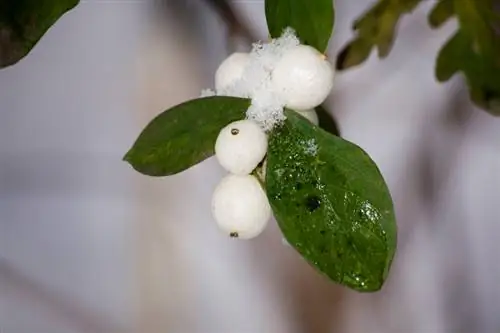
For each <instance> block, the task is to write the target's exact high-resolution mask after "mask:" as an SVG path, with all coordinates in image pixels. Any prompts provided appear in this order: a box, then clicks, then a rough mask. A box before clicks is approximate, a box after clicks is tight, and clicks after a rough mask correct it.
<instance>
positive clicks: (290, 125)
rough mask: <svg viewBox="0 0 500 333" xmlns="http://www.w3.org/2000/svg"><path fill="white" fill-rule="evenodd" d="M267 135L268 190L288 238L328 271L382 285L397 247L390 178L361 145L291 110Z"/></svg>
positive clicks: (355, 284)
mask: <svg viewBox="0 0 500 333" xmlns="http://www.w3.org/2000/svg"><path fill="white" fill-rule="evenodd" d="M286 115H287V119H286V120H285V122H284V124H283V125H282V126H281V127H279V128H277V129H275V130H274V131H273V132H272V133H271V134H270V138H269V140H270V141H269V150H268V157H267V170H266V190H267V195H268V198H269V202H270V204H271V207H272V209H273V212H274V216H275V217H276V220H277V221H278V224H279V226H280V228H281V230H282V232H283V234H284V236H285V237H286V239H287V240H288V242H289V243H290V244H291V245H292V246H293V247H294V248H295V249H296V250H297V251H298V252H299V253H300V254H301V255H302V256H303V257H304V258H305V259H307V260H308V261H309V262H310V263H311V264H312V265H313V266H314V267H316V268H317V269H318V270H319V271H321V272H322V273H324V274H326V275H327V276H328V277H329V278H330V279H332V280H333V281H336V282H338V283H341V284H343V285H346V286H348V287H350V288H353V289H355V290H359V291H376V290H379V289H380V288H381V287H382V285H383V283H384V281H385V279H386V277H387V275H388V272H389V268H390V265H391V262H392V259H393V256H394V252H395V249H396V237H397V235H396V234H397V230H396V229H397V228H396V222H395V217H394V211H393V204H392V200H391V197H390V194H389V191H388V189H387V186H386V184H385V182H384V179H383V178H382V175H381V174H380V171H379V170H378V168H377V166H376V165H375V163H374V162H373V161H372V160H371V159H370V157H369V156H368V155H367V154H366V153H365V152H364V151H363V150H362V149H361V148H359V147H358V146H356V145H354V144H352V143H350V142H348V141H345V140H343V139H341V138H339V137H336V136H333V135H330V134H329V133H327V132H325V131H324V130H322V129H320V128H319V127H317V126H312V125H311V124H310V123H309V122H308V121H307V120H306V119H305V118H303V117H301V116H300V115H298V114H296V113H295V112H293V111H286Z"/></svg>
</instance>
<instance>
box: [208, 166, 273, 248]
mask: <svg viewBox="0 0 500 333" xmlns="http://www.w3.org/2000/svg"><path fill="white" fill-rule="evenodd" d="M212 215H213V217H214V219H215V221H216V222H217V225H218V226H219V229H220V230H222V231H223V232H224V233H226V234H227V235H229V236H231V237H234V238H242V239H250V238H254V237H256V236H257V235H259V234H260V233H261V232H262V231H263V230H264V228H265V227H266V225H267V223H268V222H269V219H270V218H271V207H270V206H269V202H268V200H267V196H266V194H265V192H264V190H263V189H262V186H261V185H260V183H259V181H258V180H257V179H256V178H255V177H254V176H251V175H245V176H238V175H228V176H226V177H224V178H223V179H222V181H221V182H220V183H219V185H218V186H217V187H216V188H215V191H214V194H213V197H212Z"/></svg>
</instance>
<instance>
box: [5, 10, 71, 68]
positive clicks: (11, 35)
mask: <svg viewBox="0 0 500 333" xmlns="http://www.w3.org/2000/svg"><path fill="white" fill-rule="evenodd" d="M78 2H79V0H0V68H2V67H6V66H10V65H13V64H15V63H16V62H18V61H19V60H21V59H22V58H23V57H24V56H26V55H27V54H28V52H29V51H30V50H31V49H32V48H33V47H34V46H35V44H36V43H37V42H38V40H39V39H40V38H41V37H42V36H43V35H44V34H45V32H46V31H47V30H48V29H49V28H50V27H51V26H52V25H53V24H54V23H55V22H56V21H57V20H58V19H59V18H60V17H61V16H62V15H63V14H64V13H65V12H67V11H68V10H70V9H72V8H73V7H75V6H76V5H77V4H78Z"/></svg>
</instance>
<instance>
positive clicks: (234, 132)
mask: <svg viewBox="0 0 500 333" xmlns="http://www.w3.org/2000/svg"><path fill="white" fill-rule="evenodd" d="M238 133H240V130H239V129H237V128H232V129H231V134H232V135H237V134H238Z"/></svg>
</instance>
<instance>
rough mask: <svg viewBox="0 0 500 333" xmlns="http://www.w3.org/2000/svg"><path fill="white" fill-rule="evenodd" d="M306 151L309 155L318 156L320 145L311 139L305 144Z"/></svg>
mask: <svg viewBox="0 0 500 333" xmlns="http://www.w3.org/2000/svg"><path fill="white" fill-rule="evenodd" d="M304 151H305V153H306V154H308V155H312V156H314V155H316V154H317V153H318V144H317V143H316V140H314V139H310V140H307V141H305V142H304Z"/></svg>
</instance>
